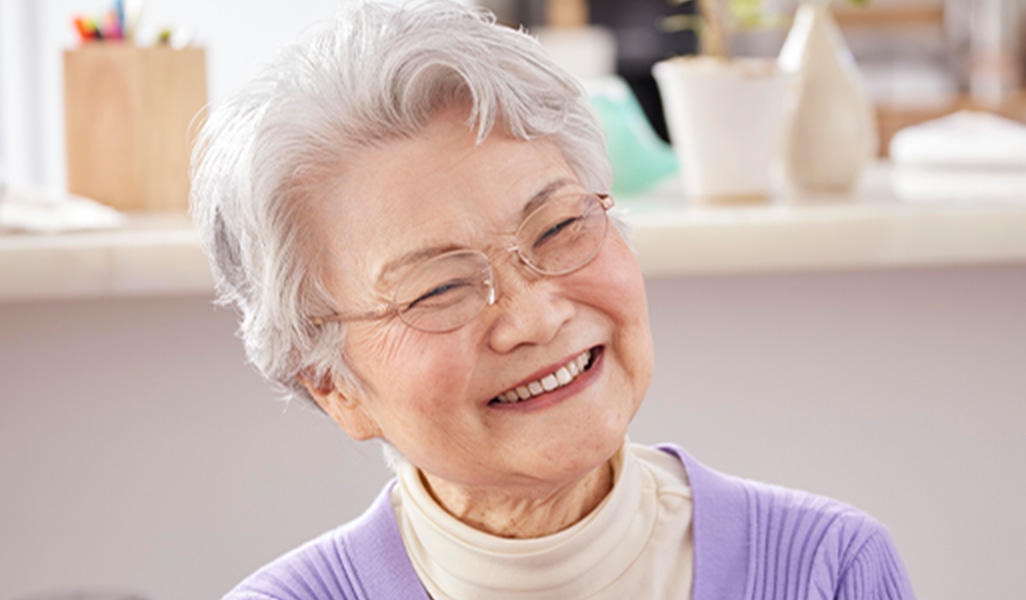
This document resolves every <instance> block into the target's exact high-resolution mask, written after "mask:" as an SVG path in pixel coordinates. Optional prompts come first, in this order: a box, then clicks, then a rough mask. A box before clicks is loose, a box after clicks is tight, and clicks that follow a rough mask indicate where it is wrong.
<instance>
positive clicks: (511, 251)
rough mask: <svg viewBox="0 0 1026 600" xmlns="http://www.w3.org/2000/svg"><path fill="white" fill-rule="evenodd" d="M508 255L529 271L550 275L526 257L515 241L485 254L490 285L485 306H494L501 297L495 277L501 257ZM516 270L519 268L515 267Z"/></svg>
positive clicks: (535, 273)
mask: <svg viewBox="0 0 1026 600" xmlns="http://www.w3.org/2000/svg"><path fill="white" fill-rule="evenodd" d="M482 254H484V253H482ZM507 255H513V260H512V262H514V263H520V268H521V269H526V271H527V272H528V273H531V274H533V275H536V276H538V277H548V276H549V275H547V274H546V273H544V272H542V271H541V270H540V269H539V268H538V267H536V266H534V265H533V264H531V262H530V261H528V260H527V259H526V258H524V255H523V253H521V251H520V246H519V245H517V244H516V242H515V241H514V243H513V244H512V245H510V246H506V247H505V248H501V249H499V250H496V251H495V252H493V253H491V254H484V258H485V263H486V264H487V266H488V270H487V274H486V276H485V285H486V286H488V298H487V302H486V304H485V306H492V305H494V304H495V303H496V302H497V301H498V299H499V292H498V281H497V279H496V277H495V265H496V264H497V262H498V261H499V259H501V258H504V257H506V256H507ZM514 270H518V269H516V268H514Z"/></svg>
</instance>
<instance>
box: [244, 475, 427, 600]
mask: <svg viewBox="0 0 1026 600" xmlns="http://www.w3.org/2000/svg"><path fill="white" fill-rule="evenodd" d="M392 485H393V483H391V482H390V483H389V484H388V485H386V486H385V488H384V489H383V490H382V491H381V493H380V494H379V495H378V497H377V499H376V500H375V501H374V502H373V503H372V504H371V506H370V507H369V508H368V509H367V510H366V511H365V512H364V513H363V514H362V515H360V516H359V517H358V518H356V519H354V520H352V521H350V522H348V523H345V524H343V525H341V526H339V527H337V528H335V529H332V530H330V531H328V532H326V533H324V534H321V535H320V536H318V537H317V538H314V539H312V540H310V541H309V542H306V543H305V544H303V545H301V546H299V547H297V548H295V549H293V550H290V551H289V552H287V553H285V554H283V555H281V556H279V557H278V558H276V559H274V560H272V561H271V562H269V563H268V564H266V565H264V566H263V567H261V568H260V569H258V570H257V571H256V572H255V573H253V574H252V575H250V576H249V577H247V578H246V579H245V580H243V581H242V582H241V583H240V584H239V585H238V586H236V587H235V588H234V589H232V591H230V592H228V594H226V595H225V597H224V600H313V599H317V600H357V599H365V598H419V597H421V596H422V595H423V587H422V586H421V585H420V582H419V580H418V579H417V577H416V574H415V573H414V571H413V567H412V565H410V563H409V558H408V557H407V556H406V551H405V549H404V548H403V545H402V538H401V536H400V534H399V529H398V525H397V524H396V521H395V515H394V513H393V512H392V505H391V501H390V500H389V496H390V492H391V488H392ZM418 594H420V595H421V596H419V595H418ZM424 598H426V596H424Z"/></svg>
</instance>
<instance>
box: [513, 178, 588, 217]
mask: <svg viewBox="0 0 1026 600" xmlns="http://www.w3.org/2000/svg"><path fill="white" fill-rule="evenodd" d="M576 183H577V180H575V179H572V178H570V177H560V178H559V179H556V180H554V181H550V182H549V183H548V184H547V185H546V186H545V187H543V188H542V189H540V190H538V192H537V193H536V194H535V195H534V196H531V199H530V200H528V201H527V204H525V205H524V208H523V210H521V211H520V220H521V221H523V220H524V219H526V218H527V215H529V214H531V213H532V212H533V211H534V209H536V208H538V207H539V206H541V205H542V204H544V203H545V202H546V201H548V199H549V198H551V197H552V195H553V194H555V193H556V192H557V191H559V190H561V189H563V188H565V187H567V186H569V185H574V184H576Z"/></svg>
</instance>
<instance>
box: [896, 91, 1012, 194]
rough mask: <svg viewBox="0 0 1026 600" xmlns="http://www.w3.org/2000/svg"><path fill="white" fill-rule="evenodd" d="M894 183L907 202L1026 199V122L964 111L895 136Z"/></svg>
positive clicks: (914, 127)
mask: <svg viewBox="0 0 1026 600" xmlns="http://www.w3.org/2000/svg"><path fill="white" fill-rule="evenodd" d="M890 154H891V161H892V162H893V164H894V170H893V172H892V178H891V183H892V186H893V188H894V191H895V193H896V194H897V195H898V196H899V197H901V198H902V199H906V200H945V201H946V200H956V199H957V200H961V201H978V200H1012V201H1016V202H1018V201H1022V202H1026V125H1024V124H1022V123H1018V122H1016V121H1013V120H1011V119H1006V118H1004V117H999V116H997V115H994V114H990V113H985V112H975V111H961V112H957V113H954V114H952V115H949V116H946V117H943V118H940V119H936V120H933V121H928V122H926V123H922V124H920V125H913V126H911V127H906V128H905V129H902V130H901V131H899V132H898V133H897V134H896V135H895V136H894V138H893V139H892V140H891V145H890Z"/></svg>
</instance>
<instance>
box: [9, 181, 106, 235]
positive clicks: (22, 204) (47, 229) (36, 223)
mask: <svg viewBox="0 0 1026 600" xmlns="http://www.w3.org/2000/svg"><path fill="white" fill-rule="evenodd" d="M124 224H125V216H124V215H123V214H121V213H119V212H118V211H116V210H114V209H113V208H111V207H109V206H106V205H103V204H100V203H99V202H96V201H95V200H91V199H89V198H85V197H83V196H76V195H74V194H63V193H58V192H52V191H49V190H45V189H42V188H38V187H35V186H31V185H24V184H15V183H10V182H4V181H3V180H0V232H2V231H23V232H31V233H61V232H66V231H86V230H93V229H116V228H119V227H122V226H124Z"/></svg>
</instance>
